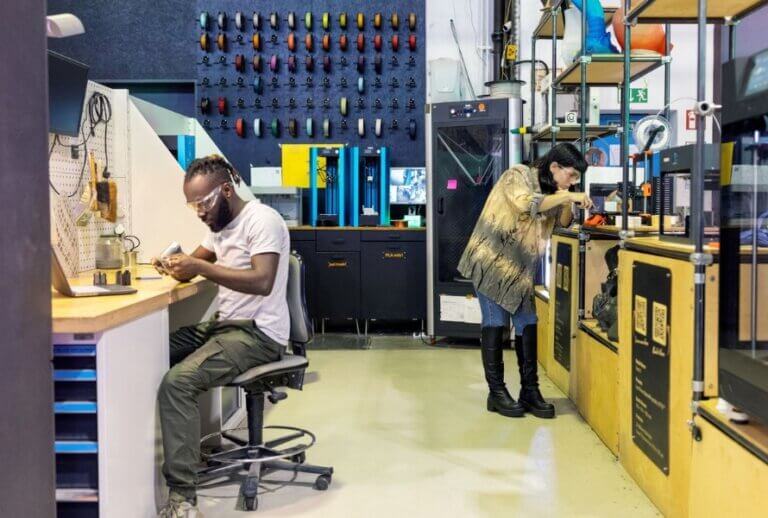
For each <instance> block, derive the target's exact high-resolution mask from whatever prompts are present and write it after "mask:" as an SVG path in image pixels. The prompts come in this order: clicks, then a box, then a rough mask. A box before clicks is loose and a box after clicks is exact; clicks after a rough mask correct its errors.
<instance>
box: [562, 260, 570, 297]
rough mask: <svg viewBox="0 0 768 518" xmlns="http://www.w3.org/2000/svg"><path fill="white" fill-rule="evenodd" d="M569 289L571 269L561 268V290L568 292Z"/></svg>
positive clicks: (567, 267) (568, 267)
mask: <svg viewBox="0 0 768 518" xmlns="http://www.w3.org/2000/svg"><path fill="white" fill-rule="evenodd" d="M570 289H571V267H570V266H563V290H564V291H570Z"/></svg>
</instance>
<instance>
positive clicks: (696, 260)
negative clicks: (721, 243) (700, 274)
mask: <svg viewBox="0 0 768 518" xmlns="http://www.w3.org/2000/svg"><path fill="white" fill-rule="evenodd" d="M688 260H689V261H690V262H691V263H692V264H693V265H694V266H709V265H711V264H712V263H714V262H715V258H714V257H713V256H712V254H703V253H702V254H697V253H693V254H691V255H690V256H688Z"/></svg>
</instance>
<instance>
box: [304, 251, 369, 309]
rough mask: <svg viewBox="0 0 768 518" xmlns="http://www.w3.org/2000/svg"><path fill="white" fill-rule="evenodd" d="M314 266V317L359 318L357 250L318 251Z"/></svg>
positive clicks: (358, 254) (358, 259)
mask: <svg viewBox="0 0 768 518" xmlns="http://www.w3.org/2000/svg"><path fill="white" fill-rule="evenodd" d="M315 266H316V269H315V271H316V273H317V278H316V279H315V281H316V284H315V286H316V287H317V298H316V299H315V315H316V316H317V318H328V319H331V320H343V319H347V318H362V314H361V312H360V252H317V255H316V256H315Z"/></svg>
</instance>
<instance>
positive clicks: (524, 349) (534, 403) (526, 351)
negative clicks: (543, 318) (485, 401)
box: [515, 325, 555, 419]
mask: <svg viewBox="0 0 768 518" xmlns="http://www.w3.org/2000/svg"><path fill="white" fill-rule="evenodd" d="M536 344H537V336H536V326H535V325H529V326H525V328H524V329H523V336H522V337H517V340H515V352H516V353H517V365H518V367H519V368H520V398H519V401H520V404H521V405H522V406H523V408H525V410H526V411H528V412H530V413H532V414H533V415H535V416H536V417H542V418H547V419H549V418H552V417H555V406H554V405H553V404H552V403H547V402H546V401H544V398H543V397H542V396H541V392H540V391H539V375H538V372H537V371H538V363H537V359H536V357H537V349H536Z"/></svg>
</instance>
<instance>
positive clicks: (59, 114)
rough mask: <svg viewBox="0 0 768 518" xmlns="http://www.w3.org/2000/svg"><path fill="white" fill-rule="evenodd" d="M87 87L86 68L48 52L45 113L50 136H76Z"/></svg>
mask: <svg viewBox="0 0 768 518" xmlns="http://www.w3.org/2000/svg"><path fill="white" fill-rule="evenodd" d="M87 87H88V65H84V64H83V63H79V62H77V61H75V60H73V59H69V58H68V57H66V56H62V55H61V54H57V53H56V52H52V51H50V50H49V51H48V112H49V121H50V128H49V131H50V132H51V133H57V134H60V135H68V136H71V137H76V136H77V134H78V132H79V131H80V118H81V116H82V113H83V102H84V101H85V90H86V88H87Z"/></svg>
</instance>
